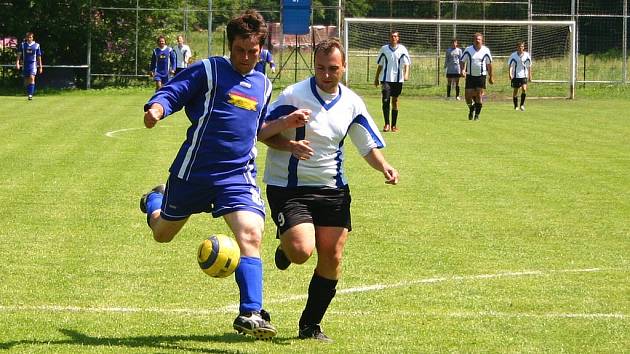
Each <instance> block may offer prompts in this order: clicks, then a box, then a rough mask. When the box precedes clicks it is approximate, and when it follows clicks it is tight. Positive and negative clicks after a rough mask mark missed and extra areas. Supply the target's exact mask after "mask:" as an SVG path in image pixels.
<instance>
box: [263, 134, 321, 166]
mask: <svg viewBox="0 0 630 354" xmlns="http://www.w3.org/2000/svg"><path fill="white" fill-rule="evenodd" d="M262 142H263V143H265V145H267V146H269V147H270V148H272V149H276V150H281V151H289V152H291V155H293V156H294V157H295V158H297V159H299V160H308V159H310V158H311V156H313V154H314V151H313V149H312V148H311V147H310V146H309V145H310V144H311V142H310V141H308V140H291V139H287V138H286V137H284V136H282V135H281V134H276V135H274V136H272V137H269V138H267V139H265V140H262Z"/></svg>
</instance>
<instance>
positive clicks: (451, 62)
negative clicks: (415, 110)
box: [444, 38, 462, 101]
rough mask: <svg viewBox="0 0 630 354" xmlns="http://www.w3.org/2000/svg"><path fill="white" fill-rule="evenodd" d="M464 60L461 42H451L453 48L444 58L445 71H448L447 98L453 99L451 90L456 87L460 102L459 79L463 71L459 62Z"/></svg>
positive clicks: (447, 50) (450, 48) (448, 50)
mask: <svg viewBox="0 0 630 354" xmlns="http://www.w3.org/2000/svg"><path fill="white" fill-rule="evenodd" d="M461 58H462V49H461V48H460V47H459V41H458V40H457V38H453V40H451V46H450V47H448V48H447V49H446V54H445V56H444V69H445V70H446V98H447V99H449V98H451V89H452V87H453V86H455V97H456V98H457V100H458V101H459V100H460V99H461V98H460V97H459V78H460V77H461V74H462V69H461V67H460V66H459V61H460V60H461Z"/></svg>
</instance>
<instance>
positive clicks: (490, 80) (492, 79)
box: [488, 76, 494, 85]
mask: <svg viewBox="0 0 630 354" xmlns="http://www.w3.org/2000/svg"><path fill="white" fill-rule="evenodd" d="M488 82H489V83H490V84H491V85H493V84H494V78H493V77H492V76H490V77H489V78H488Z"/></svg>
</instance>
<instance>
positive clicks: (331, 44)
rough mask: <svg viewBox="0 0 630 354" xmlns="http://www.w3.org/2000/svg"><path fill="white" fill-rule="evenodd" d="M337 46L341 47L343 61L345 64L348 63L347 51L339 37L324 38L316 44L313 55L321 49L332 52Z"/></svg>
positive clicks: (323, 51) (328, 52) (324, 51)
mask: <svg viewBox="0 0 630 354" xmlns="http://www.w3.org/2000/svg"><path fill="white" fill-rule="evenodd" d="M335 48H337V49H339V51H340V52H341V62H342V63H343V64H344V65H345V64H346V52H345V50H344V49H343V45H342V44H341V41H340V40H339V38H337V37H330V38H327V39H324V40H323V41H321V42H319V43H318V44H317V45H316V46H315V51H314V52H313V56H316V55H317V52H319V51H320V50H321V51H322V53H324V54H330V53H332V51H333V50H334V49H335Z"/></svg>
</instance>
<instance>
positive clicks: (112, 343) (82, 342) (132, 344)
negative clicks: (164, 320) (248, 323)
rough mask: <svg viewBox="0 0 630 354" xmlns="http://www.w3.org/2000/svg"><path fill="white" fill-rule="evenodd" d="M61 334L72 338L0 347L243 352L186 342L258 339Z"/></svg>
mask: <svg viewBox="0 0 630 354" xmlns="http://www.w3.org/2000/svg"><path fill="white" fill-rule="evenodd" d="M59 331H60V332H61V333H63V334H64V335H66V336H67V337H69V338H68V339H59V340H16V341H9V342H4V343H2V342H0V350H9V349H12V348H13V347H15V346H18V345H45V346H50V345H79V346H92V347H100V346H104V347H128V348H153V349H155V350H185V351H187V352H197V353H241V352H242V349H239V350H225V349H213V348H199V347H196V346H195V347H193V346H186V345H185V343H183V342H201V343H205V344H207V345H211V344H212V343H243V342H250V343H251V342H254V341H255V339H254V338H253V337H249V336H243V335H241V334H237V333H224V334H222V335H172V336H160V335H158V336H138V337H126V338H125V337H122V338H116V337H93V336H89V335H87V334H83V333H81V332H79V331H75V330H71V329H64V328H62V329H59ZM273 344H279V345H286V344H287V340H286V339H281V338H274V340H273Z"/></svg>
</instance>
